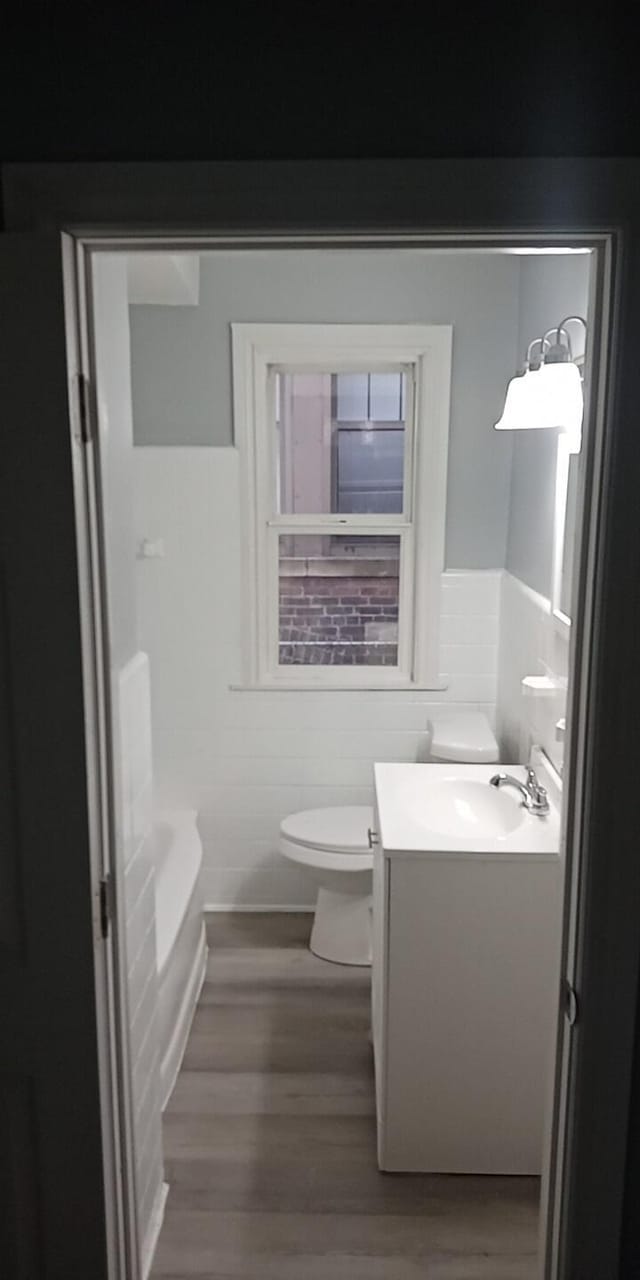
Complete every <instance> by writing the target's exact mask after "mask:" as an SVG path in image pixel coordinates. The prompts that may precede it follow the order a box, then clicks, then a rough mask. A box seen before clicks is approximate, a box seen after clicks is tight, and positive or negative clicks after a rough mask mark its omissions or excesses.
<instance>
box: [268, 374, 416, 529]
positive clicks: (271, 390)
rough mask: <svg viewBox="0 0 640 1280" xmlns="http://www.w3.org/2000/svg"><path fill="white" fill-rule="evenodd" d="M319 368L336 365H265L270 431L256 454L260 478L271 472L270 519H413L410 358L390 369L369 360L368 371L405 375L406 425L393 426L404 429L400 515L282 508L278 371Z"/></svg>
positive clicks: (412, 378) (413, 402)
mask: <svg viewBox="0 0 640 1280" xmlns="http://www.w3.org/2000/svg"><path fill="white" fill-rule="evenodd" d="M333 363H335V362H332V364H333ZM320 371H322V372H325V373H326V372H335V370H333V368H332V369H331V370H330V371H329V370H328V369H326V368H325V367H324V364H322V363H319V364H317V365H315V367H312V368H310V369H305V368H304V362H301V363H300V365H299V366H288V367H287V368H285V367H284V366H281V365H277V364H269V365H268V366H267V367H266V387H265V389H264V397H263V398H264V403H265V405H266V406H267V422H266V427H267V430H266V431H265V432H263V433H260V434H259V435H258V439H257V441H256V454H257V474H258V477H260V475H261V474H262V475H265V474H268V476H269V485H270V504H269V506H270V510H269V516H268V519H269V521H275V520H283V519H292V520H304V521H309V520H312V521H316V520H317V519H322V520H328V521H329V520H337V521H339V522H340V523H342V522H343V521H344V520H345V519H348V520H352V519H353V520H356V519H358V520H360V519H361V520H363V521H366V522H369V523H370V522H372V521H373V520H387V519H390V520H393V521H395V522H396V523H400V522H401V521H402V522H404V523H408V522H410V521H411V519H412V514H413V511H414V510H415V506H414V501H415V494H414V489H415V481H414V473H415V453H416V442H417V432H416V422H415V418H416V396H415V388H416V382H417V377H418V368H417V362H415V361H409V362H408V363H404V364H402V365H397V366H396V367H395V368H393V369H390V367H389V365H388V362H384V361H375V360H372V361H369V362H368V363H367V372H370V373H389V372H393V373H397V372H401V373H404V374H405V386H406V390H405V404H404V424H400V423H395V422H394V423H392V424H391V426H392V427H393V428H395V429H396V430H403V431H404V458H403V476H402V513H401V516H399V515H397V514H396V515H393V516H385V515H379V516H376V515H374V514H373V513H367V514H366V515H363V516H355V515H346V516H345V514H344V513H343V514H340V513H334V512H324V513H320V512H318V513H312V512H307V513H305V512H297V513H296V514H295V515H291V514H287V515H285V514H284V513H282V512H280V511H279V494H280V475H279V468H280V437H279V431H278V412H277V379H276V374H278V373H283V372H287V373H304V372H313V373H318V372H320ZM349 372H357V370H356V369H353V370H352V369H351V366H349ZM346 425H347V429H351V428H353V427H355V429H356V430H358V429H361V428H359V427H358V424H353V423H348V424H346ZM378 425H385V424H377V423H376V424H374V426H373V427H372V428H371V429H372V430H374V431H375V430H376V427H377V426H378ZM338 429H340V430H342V429H344V428H343V427H342V426H341V424H340V423H338V422H336V434H337V431H338Z"/></svg>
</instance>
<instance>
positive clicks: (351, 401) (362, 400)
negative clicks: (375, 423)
mask: <svg viewBox="0 0 640 1280" xmlns="http://www.w3.org/2000/svg"><path fill="white" fill-rule="evenodd" d="M368 417H369V375H368V374H367V373H337V374H336V418H337V419H338V421H339V422H366V420H367V418H368Z"/></svg>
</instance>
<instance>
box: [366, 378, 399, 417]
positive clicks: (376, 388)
mask: <svg viewBox="0 0 640 1280" xmlns="http://www.w3.org/2000/svg"><path fill="white" fill-rule="evenodd" d="M402 377H403V375H402V374H401V373H372V374H370V378H369V414H368V416H369V418H370V419H371V421H372V422H399V421H400V418H401V417H402V414H401V408H400V401H401V399H402Z"/></svg>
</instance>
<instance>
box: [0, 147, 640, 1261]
mask: <svg viewBox="0 0 640 1280" xmlns="http://www.w3.org/2000/svg"><path fill="white" fill-rule="evenodd" d="M5 175H6V176H5V192H6V197H7V199H6V209H7V214H8V223H9V226H14V227H19V228H22V229H24V228H25V226H26V228H31V229H33V228H36V227H43V226H46V227H48V228H51V227H54V228H56V229H58V230H63V229H66V230H67V231H69V232H70V233H71V234H73V235H74V236H75V238H76V239H77V240H78V241H80V240H82V238H83V237H84V239H85V241H86V242H87V243H89V242H93V243H94V244H95V243H96V242H97V241H99V240H100V239H102V242H103V244H105V245H106V244H107V243H108V244H109V245H110V247H112V248H115V247H120V248H122V247H124V245H125V244H126V243H129V244H131V245H132V247H133V244H134V243H137V244H138V245H140V244H141V242H142V241H143V240H144V241H145V242H146V243H147V244H149V239H148V237H149V236H150V237H152V238H155V244H154V247H157V245H158V244H159V243H160V242H161V240H162V239H163V237H166V233H167V229H169V231H170V233H171V229H173V231H172V235H173V241H172V243H174V244H175V243H180V244H183V245H184V244H185V242H186V243H187V245H188V247H193V246H194V244H197V229H198V228H199V229H200V232H201V233H202V230H203V228H205V227H206V228H207V229H208V230H210V229H211V228H219V229H220V231H219V236H220V239H219V241H218V243H222V241H224V243H225V245H227V246H228V247H231V246H232V245H234V244H235V245H236V246H238V240H239V237H240V236H243V237H246V239H245V243H247V242H248V243H253V244H255V245H256V247H257V246H258V245H260V246H262V245H263V244H264V237H265V236H266V237H268V239H269V241H270V243H272V244H273V245H274V247H275V246H280V247H282V246H283V245H284V244H285V243H288V244H297V245H300V243H301V241H302V240H303V239H306V240H307V241H308V240H309V239H313V241H314V243H316V244H318V245H319V244H320V242H321V240H322V239H323V237H324V238H325V239H326V238H327V236H328V234H329V232H330V231H331V230H332V231H333V236H334V238H333V240H332V245H333V247H336V243H337V242H338V241H340V240H342V241H343V242H345V241H346V240H347V239H349V242H350V244H351V245H353V244H356V243H357V244H361V245H362V246H363V247H364V244H365V243H366V244H369V245H371V246H372V247H373V246H374V245H378V246H379V245H381V244H382V243H384V244H385V245H389V244H390V243H391V244H393V243H398V242H400V241H402V243H404V244H406V245H410V244H413V245H414V246H415V247H417V246H418V244H420V243H423V244H424V243H425V240H431V241H432V242H434V243H435V242H440V243H442V239H443V238H444V236H443V233H442V231H441V228H442V227H447V228H455V233H454V234H456V235H457V236H458V237H459V238H462V237H465V239H466V237H467V234H468V233H471V234H474V233H475V234H477V235H482V234H483V233H481V232H477V230H476V229H477V228H478V227H488V228H490V230H489V232H488V233H486V232H485V233H484V235H485V238H486V240H487V241H488V242H492V243H494V244H495V243H496V242H500V243H501V244H504V243H505V241H508V234H507V230H508V229H511V230H512V231H513V228H514V227H515V228H516V231H515V232H514V233H513V234H514V236H515V238H516V239H517V240H519V241H520V242H523V241H534V240H535V239H536V238H537V236H538V237H539V236H540V234H541V229H543V228H548V231H547V233H546V238H547V239H549V240H554V241H555V242H559V241H561V240H562V239H563V238H564V237H566V236H567V235H572V234H573V238H574V239H575V235H576V233H575V230H573V232H567V231H566V228H567V227H570V228H572V229H575V228H576V227H579V228H580V229H581V230H580V233H579V234H581V235H583V237H584V239H585V240H586V241H587V242H588V243H589V244H590V245H594V246H595V244H596V243H597V242H599V243H602V244H603V245H604V244H605V243H606V245H607V246H608V250H607V252H608V255H609V265H608V279H605V280H604V283H603V291H604V292H603V297H604V294H605V293H607V292H608V295H609V297H610V300H611V302H610V305H611V319H612V323H611V327H610V330H609V333H608V335H607V343H606V353H605V354H604V355H603V359H604V365H605V366H606V367H603V369H601V372H602V373H604V375H605V376H606V378H607V380H608V386H607V392H608V393H607V394H606V397H605V392H604V390H603V389H602V388H601V392H600V396H599V403H598V413H599V414H600V415H601V418H602V440H601V445H606V449H605V450H604V452H603V454H602V461H601V466H600V467H599V468H598V469H596V470H593V469H592V472H591V484H592V485H593V489H592V494H593V497H594V498H595V500H596V501H597V504H598V510H599V513H600V519H599V521H598V527H597V530H595V529H594V530H592V536H590V537H589V539H587V540H584V539H583V546H582V556H581V565H580V570H579V583H580V588H579V591H580V597H581V600H580V604H581V608H582V607H583V606H584V609H585V615H584V616H586V611H587V609H588V610H589V611H590V614H591V617H592V618H593V621H594V626H593V628H592V635H591V643H590V645H589V646H583V649H582V652H576V653H575V654H574V661H575V670H576V673H577V672H578V671H580V677H581V681H582V682H583V683H582V689H583V695H584V696H583V700H582V705H581V706H580V707H579V708H578V707H577V705H576V699H575V698H574V706H573V708H572V712H573V714H574V716H577V717H578V720H579V722H580V732H574V733H573V734H571V735H570V743H569V758H570V760H571V764H572V768H573V770H574V775H573V776H574V778H576V779H577V778H578V773H577V772H575V771H576V770H577V766H578V765H581V772H580V774H579V777H580V782H581V794H580V796H579V797H578V796H576V805H575V811H576V812H578V810H579V813H580V823H579V824H574V825H573V829H572V832H571V838H572V840H576V839H578V838H580V839H581V842H582V846H583V849H582V853H583V856H582V860H581V864H580V883H579V884H574V886H573V888H574V900H575V902H576V904H577V906H578V909H577V910H576V911H575V912H574V913H573V916H571V913H566V915H565V944H564V952H563V954H565V955H566V954H567V939H568V938H569V936H570V933H571V930H573V942H574V950H575V966H574V972H575V977H576V987H577V990H578V995H579V997H580V1005H581V1013H580V1019H579V1022H578V1025H577V1028H576V1029H575V1030H574V1032H573V1033H572V1035H571V1040H572V1041H573V1046H574V1047H573V1051H572V1055H571V1057H572V1061H571V1063H570V1064H569V1070H568V1071H567V1075H566V1079H567V1081H569V1082H570V1086H571V1087H570V1089H569V1091H568V1092H569V1102H570V1106H569V1108H568V1110H567V1114H566V1126H565V1132H564V1143H563V1146H564V1151H565V1159H564V1161H563V1164H562V1167H561V1170H560V1172H561V1177H560V1178H559V1179H556V1183H555V1188H554V1192H553V1195H552V1199H551V1203H552V1205H555V1207H556V1209H557V1208H558V1207H559V1206H560V1205H561V1206H562V1209H563V1213H562V1222H561V1223H560V1224H559V1226H556V1227H554V1230H555V1236H554V1238H555V1245H554V1248H555V1258H556V1263H554V1264H553V1265H556V1264H557V1265H558V1266H561V1267H562V1270H560V1271H557V1272H556V1274H558V1275H562V1276H566V1277H571V1280H573V1278H574V1277H576V1278H577V1277H579V1276H582V1275H585V1274H598V1275H602V1276H603V1277H604V1276H605V1275H606V1276H609V1275H611V1276H613V1275H614V1274H615V1273H616V1272H615V1269H614V1265H613V1264H612V1259H613V1258H615V1257H617V1256H618V1252H619V1248H620V1236H621V1229H622V1221H623V1201H624V1185H625V1170H626V1155H627V1153H626V1132H627V1121H628V1115H629V1100H630V1095H631V1066H632V1050H633V1038H634V1027H635V1016H636V997H637V991H638V969H639V965H638V962H639V958H640V922H638V921H636V920H635V919H634V918H633V912H632V911H631V910H630V909H629V904H630V903H633V902H634V900H636V899H637V891H638V890H640V874H639V871H638V859H637V855H636V850H635V842H634V839H633V836H632V833H633V831H634V827H635V813H634V810H635V805H634V802H633V801H634V777H635V769H634V758H633V748H634V746H636V743H635V725H636V723H637V713H638V711H639V710H640V706H639V703H640V689H639V685H638V677H637V674H636V665H637V664H636V662H635V653H634V639H635V635H636V634H637V629H634V621H635V617H636V611H637V606H635V602H634V599H633V593H632V592H631V591H628V590H627V591H625V590H624V585H623V589H622V591H619V592H618V593H617V594H616V592H615V590H614V587H615V585H616V583H618V584H620V583H621V581H622V572H621V566H623V565H624V567H626V568H627V571H628V572H629V573H630V575H631V581H632V582H633V581H637V580H638V579H637V575H636V574H635V571H636V570H637V569H638V568H639V567H640V531H639V530H638V528H637V527H636V522H635V519H634V499H635V500H637V498H636V495H637V492H638V491H639V489H640V459H639V458H638V456H637V451H634V448H633V441H632V439H631V435H632V433H631V432H630V431H628V430H625V428H626V425H627V423H629V425H631V424H632V423H633V421H634V414H635V406H636V404H637V403H638V398H639V393H640V375H639V373H638V369H637V366H638V362H637V359H636V355H635V352H636V350H637V344H638V341H639V340H640V194H639V193H640V182H639V177H640V165H639V164H638V162H637V161H606V160H605V161H587V160H585V161H581V160H575V159H563V160H559V161H553V160H551V161H547V160H533V161H531V160H520V161H516V160H507V161H500V160H498V161H491V160H475V161H474V160H470V161H424V162H418V161H410V162H394V161H381V162H362V163H350V162H326V163H325V162H313V163H310V164H302V165H301V164H299V163H298V164H279V163H276V164H272V165H266V166H265V165H259V164H226V165H224V164H223V165H206V164H203V165H200V164H196V165H183V166H181V165H163V164H156V165H109V166H93V165H80V166H73V165H71V166H65V165H61V166H55V165H37V166H7V167H6V170H5ZM283 208H286V209H287V210H288V213H289V218H290V219H291V221H289V222H288V223H286V224H285V219H284V217H283V215H282V212H281V211H282V209H283ZM380 210H382V213H380V212H379V211H380ZM292 224H293V225H294V226H295V228H296V230H295V232H293V233H292V232H290V231H287V230H286V229H285V226H289V227H290V226H291V225H292ZM416 226H418V227H419V230H418V231H416ZM127 227H128V228H130V229H132V230H133V234H134V237H135V236H137V240H135V239H134V241H131V239H128V238H127V235H126V233H125V232H123V228H127ZM187 227H188V228H189V231H191V232H196V240H195V241H194V239H193V238H192V235H190V234H189V233H188V232H186V231H185V230H184V229H185V228H187ZM318 227H321V228H325V230H324V232H321V233H318V232H317V228H318ZM389 227H392V228H395V230H394V231H389V230H388V228H389ZM534 227H535V228H536V232H534V230H533V228H534ZM105 228H106V232H105ZM229 228H233V229H232V230H229ZM313 228H315V229H316V234H315V236H314V235H313V231H312V229H313ZM345 228H346V230H345ZM363 228H364V231H363ZM357 229H359V230H357ZM367 229H369V230H368V231H367ZM449 235H451V232H449ZM201 239H202V240H204V237H203V236H202V235H201ZM206 239H207V240H209V239H210V237H209V236H207V237H206ZM466 243H467V244H468V243H469V242H468V240H466ZM621 553H622V554H621ZM616 574H617V577H616ZM576 622H577V625H576V627H575V628H572V630H573V632H574V636H575V635H577V632H578V630H579V629H580V628H579V624H578V615H577V616H576ZM621 671H622V673H623V676H624V688H623V691H622V694H623V696H620V695H618V687H619V684H620V672H621ZM585 681H586V683H585ZM574 687H577V681H576V682H575V683H574ZM587 691H590V693H591V696H590V697H587ZM605 710H606V715H605V714H604V712H605ZM634 713H635V714H634ZM616 749H617V753H618V754H617V755H616ZM614 784H617V785H615V786H614ZM614 799H615V803H613V800H614ZM568 807H569V806H567V808H568ZM578 826H579V827H580V828H581V830H580V831H578ZM610 844H613V846H614V848H615V850H616V855H617V856H616V859H615V860H613V859H611V858H609V857H608V846H609V845H610ZM625 908H626V910H625ZM612 939H613V942H612V945H611V946H610V947H609V948H608V949H606V948H605V949H604V950H603V940H606V941H608V942H611V940H612ZM603 959H604V963H603ZM599 1108H600V1110H598V1109H599ZM596 1197H597V1203H598V1212H597V1214H596V1213H595V1212H593V1209H592V1206H593V1205H594V1203H595V1198H596ZM552 1220H554V1218H553V1215H552ZM548 1265H552V1261H548ZM546 1274H547V1275H548V1276H551V1275H553V1272H552V1271H547V1273H546Z"/></svg>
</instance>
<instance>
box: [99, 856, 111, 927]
mask: <svg viewBox="0 0 640 1280" xmlns="http://www.w3.org/2000/svg"><path fill="white" fill-rule="evenodd" d="M112 920H113V879H112V877H111V873H110V872H108V873H107V875H106V876H103V877H102V880H101V881H100V933H101V935H102V937H103V938H108V937H109V929H110V928H111V921H112Z"/></svg>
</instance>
